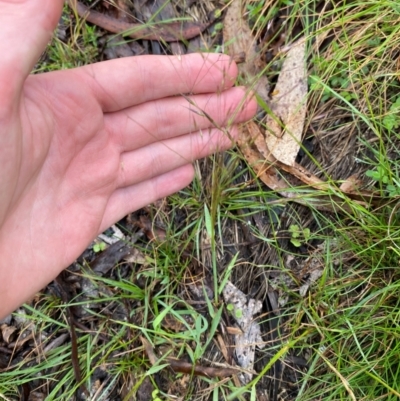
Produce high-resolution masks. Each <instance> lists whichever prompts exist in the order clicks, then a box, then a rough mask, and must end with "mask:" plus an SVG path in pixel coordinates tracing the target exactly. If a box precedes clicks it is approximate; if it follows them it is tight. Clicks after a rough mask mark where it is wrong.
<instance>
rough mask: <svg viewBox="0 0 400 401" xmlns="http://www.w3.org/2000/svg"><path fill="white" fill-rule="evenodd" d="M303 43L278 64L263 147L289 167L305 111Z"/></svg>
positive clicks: (297, 145)
mask: <svg viewBox="0 0 400 401" xmlns="http://www.w3.org/2000/svg"><path fill="white" fill-rule="evenodd" d="M306 100H307V69H306V43H305V40H299V41H298V42H296V43H295V44H293V45H292V47H291V48H290V50H289V51H288V53H287V56H286V59H285V61H284V63H283V65H282V70H281V72H280V74H279V78H278V82H277V84H276V87H275V90H274V92H273V97H272V101H271V105H270V107H271V111H272V113H273V114H272V115H268V116H267V121H266V126H267V130H266V133H265V136H266V139H265V140H266V144H267V147H268V149H269V150H270V152H271V153H272V155H273V156H274V157H275V158H276V159H277V160H279V161H280V162H282V163H284V164H287V165H289V166H292V165H293V164H294V162H295V159H296V156H297V154H298V152H299V149H300V143H301V138H302V134H303V129H304V121H305V117H306V108H307V103H306Z"/></svg>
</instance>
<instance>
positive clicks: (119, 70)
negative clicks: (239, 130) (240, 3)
mask: <svg viewBox="0 0 400 401" xmlns="http://www.w3.org/2000/svg"><path fill="white" fill-rule="evenodd" d="M62 5H63V1H62V0H18V1H17V0H15V1H13V2H9V1H7V0H6V1H1V0H0V54H1V57H2V61H1V62H0V93H1V96H0V138H1V146H0V165H1V166H2V174H1V176H0V255H1V258H0V317H2V316H4V315H6V314H7V313H9V312H11V311H12V310H14V309H15V308H16V307H17V306H19V305H20V304H21V303H23V302H24V301H26V300H27V299H28V298H29V297H31V296H32V295H33V294H34V293H35V292H37V291H39V290H40V289H41V288H43V287H44V286H45V285H46V284H48V283H49V282H50V281H51V280H52V279H53V278H55V277H56V276H57V275H58V274H59V273H60V271H61V270H62V269H64V268H65V267H67V266H68V265H69V264H71V263H72V262H73V261H74V260H75V259H76V258H77V257H78V256H79V255H80V254H81V253H82V252H83V250H84V249H85V248H86V247H87V245H88V244H89V243H90V242H91V241H92V240H93V239H94V238H95V237H96V236H97V235H98V234H99V233H101V232H102V231H104V230H105V229H106V228H107V227H109V226H110V225H112V224H113V223H114V222H116V221H118V220H119V219H121V218H122V217H124V216H125V215H126V214H128V213H129V212H132V211H134V210H136V209H139V208H140V207H143V206H145V205H147V204H149V203H151V202H153V201H155V200H156V199H159V198H161V197H164V196H167V195H169V194H171V193H173V192H176V191H178V190H180V189H181V188H183V187H185V186H186V185H188V184H189V183H190V181H191V180H192V178H193V174H194V172H193V167H192V165H191V163H192V162H193V161H194V160H195V159H198V158H202V157H205V156H207V155H208V154H210V153H212V152H215V151H218V150H223V149H226V148H228V147H230V146H231V144H232V143H231V139H230V138H229V136H228V135H227V133H226V132H224V130H221V129H218V128H215V127H214V126H213V125H214V124H213V123H212V122H211V121H210V120H209V119H208V118H206V117H204V116H202V115H201V113H199V111H202V110H204V111H205V112H206V113H207V114H208V115H209V116H211V119H212V120H213V122H215V123H216V124H217V125H219V126H224V125H226V124H227V123H228V121H231V122H232V121H233V122H241V121H244V120H246V119H248V118H250V117H252V116H253V115H254V113H255V111H256V104H255V101H254V100H246V101H245V91H244V89H243V88H232V86H233V83H234V81H235V78H236V75H237V68H236V66H235V64H234V63H233V62H232V61H231V60H230V59H229V58H228V57H227V56H223V55H216V54H205V55H204V54H203V55H200V54H194V55H189V56H182V57H167V56H161V57H159V56H141V57H133V58H125V59H118V60H112V61H108V62H102V63H98V64H93V65H88V66H85V67H81V68H77V69H73V70H68V71H57V72H52V73H46V74H41V75H35V76H32V75H29V73H30V71H31V70H32V68H33V66H34V64H35V62H36V61H37V59H38V57H39V56H40V54H41V52H42V51H43V49H44V48H45V46H46V44H47V42H48V40H49V39H50V37H51V33H52V31H53V29H54V27H55V26H56V24H57V21H58V19H59V17H60V14H61V9H62ZM188 93H192V95H191V96H190V99H191V101H192V102H193V103H195V104H196V105H197V107H198V109H197V110H196V112H194V111H193V109H194V107H193V105H190V104H189V103H188V101H187V99H185V97H183V96H178V95H179V94H188ZM235 134H236V129H235V127H232V128H231V129H230V135H232V136H233V137H234V136H235Z"/></svg>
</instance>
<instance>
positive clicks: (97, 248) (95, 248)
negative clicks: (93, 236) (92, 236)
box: [92, 242, 107, 253]
mask: <svg viewBox="0 0 400 401" xmlns="http://www.w3.org/2000/svg"><path fill="white" fill-rule="evenodd" d="M106 247H107V245H106V244H105V243H104V242H96V243H95V244H94V245H93V247H92V249H93V252H94V253H98V252H102V251H104V250H105V249H106Z"/></svg>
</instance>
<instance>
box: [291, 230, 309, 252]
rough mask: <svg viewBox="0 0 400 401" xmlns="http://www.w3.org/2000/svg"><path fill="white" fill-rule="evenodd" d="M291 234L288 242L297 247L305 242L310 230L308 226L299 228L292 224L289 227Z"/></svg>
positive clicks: (307, 239)
mask: <svg viewBox="0 0 400 401" xmlns="http://www.w3.org/2000/svg"><path fill="white" fill-rule="evenodd" d="M289 232H290V234H291V238H290V242H291V243H292V244H293V245H294V246H295V247H297V248H299V247H300V246H302V245H303V244H305V243H307V242H308V241H309V240H310V237H311V232H310V229H309V228H304V229H302V228H300V227H299V226H298V225H297V224H292V225H291V226H290V227H289Z"/></svg>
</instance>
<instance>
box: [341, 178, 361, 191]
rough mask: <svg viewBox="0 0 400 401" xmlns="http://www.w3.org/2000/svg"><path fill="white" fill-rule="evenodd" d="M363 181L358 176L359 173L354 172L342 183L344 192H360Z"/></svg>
mask: <svg viewBox="0 0 400 401" xmlns="http://www.w3.org/2000/svg"><path fill="white" fill-rule="evenodd" d="M361 186H362V181H361V180H360V179H359V178H358V174H353V175H351V176H350V177H349V178H347V179H346V180H345V181H343V183H342V185H340V190H341V191H342V192H348V193H359V192H360V188H361Z"/></svg>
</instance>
